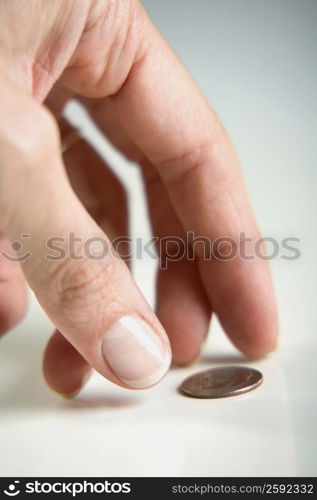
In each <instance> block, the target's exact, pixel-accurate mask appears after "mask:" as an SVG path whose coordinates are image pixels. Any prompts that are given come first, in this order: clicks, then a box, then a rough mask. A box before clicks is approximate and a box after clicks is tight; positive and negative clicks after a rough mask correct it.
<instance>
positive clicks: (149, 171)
mask: <svg viewBox="0 0 317 500" xmlns="http://www.w3.org/2000/svg"><path fill="white" fill-rule="evenodd" d="M143 173H144V178H145V183H146V191H147V196H148V202H149V209H150V214H151V221H152V226H153V233H154V236H156V237H158V238H159V243H158V254H159V259H160V266H159V271H158V276H157V309H156V312H157V315H158V317H159V319H160V321H161V322H162V324H163V326H164V328H165V330H166V332H167V334H168V336H169V339H170V342H171V347H172V353H173V361H174V362H175V363H177V364H182V365H185V364H189V363H192V362H193V361H195V360H197V359H198V358H199V356H200V352H201V347H202V343H203V341H204V339H205V338H206V335H207V332H208V327H209V323H210V317H211V306H210V303H209V301H208V298H207V295H206V292H205V290H204V288H203V285H202V283H201V280H200V275H199V269H198V263H197V259H195V257H194V255H190V254H189V250H190V249H188V248H186V246H185V245H186V243H185V241H186V240H185V235H184V230H183V228H182V226H181V224H180V222H179V219H178V217H177V216H176V213H175V211H174V209H173V207H172V206H171V203H170V201H169V199H168V197H167V194H166V191H165V188H164V186H163V184H162V181H161V179H160V178H159V176H158V174H157V173H156V172H155V170H154V169H153V167H152V165H150V164H146V163H145V162H144V163H143ZM173 247H174V248H173Z"/></svg>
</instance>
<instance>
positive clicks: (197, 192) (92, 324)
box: [0, 0, 277, 394]
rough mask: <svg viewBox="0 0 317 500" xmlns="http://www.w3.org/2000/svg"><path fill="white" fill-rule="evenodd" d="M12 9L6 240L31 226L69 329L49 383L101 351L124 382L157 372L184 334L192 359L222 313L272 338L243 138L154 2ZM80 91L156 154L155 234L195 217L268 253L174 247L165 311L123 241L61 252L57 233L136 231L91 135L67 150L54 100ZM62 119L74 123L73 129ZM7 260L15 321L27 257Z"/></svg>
mask: <svg viewBox="0 0 317 500" xmlns="http://www.w3.org/2000/svg"><path fill="white" fill-rule="evenodd" d="M23 9H25V12H23ZM0 15H1V19H2V20H3V22H2V28H1V32H0V38H1V43H0V46H1V49H0V61H1V62H0V87H1V96H0V100H1V111H2V117H1V121H0V144H1V149H0V162H1V169H0V175H1V182H0V190H1V191H0V225H1V228H2V230H3V236H2V248H3V249H5V248H6V249H7V248H8V246H9V243H8V240H11V241H15V242H19V241H20V242H21V244H22V243H24V241H23V238H22V235H23V234H26V233H27V234H30V235H31V237H30V239H29V241H28V242H27V244H28V249H29V250H30V252H31V253H32V256H31V257H30V258H28V259H26V260H25V261H23V262H21V267H22V269H23V274H24V276H25V277H26V279H27V281H28V283H29V284H30V286H31V287H32V289H33V290H34V292H35V294H36V296H37V298H38V300H39V302H40V304H41V305H42V307H43V308H44V310H45V311H46V313H47V314H48V316H49V317H50V318H51V320H52V321H53V323H54V324H55V326H56V328H57V330H58V331H56V332H55V334H54V335H53V337H52V338H51V340H50V342H49V344H48V347H47V349H46V353H45V357H44V373H45V377H46V379H47V381H48V382H49V385H50V386H51V387H52V388H53V389H54V390H56V391H58V392H61V393H64V394H71V393H73V392H75V391H77V390H78V389H80V388H81V386H82V384H83V382H84V378H85V376H86V374H87V373H88V371H89V369H90V366H93V367H94V368H95V369H96V370H98V371H99V372H100V373H101V374H102V375H104V376H105V377H106V378H108V379H109V380H111V381H113V382H115V383H117V384H119V385H123V386H125V387H132V388H142V387H147V386H149V385H152V384H153V383H155V382H157V381H158V380H159V379H160V378H161V377H162V376H163V375H164V374H165V372H166V371H167V369H168V366H169V363H170V348H169V342H170V344H171V346H172V351H173V359H174V360H175V361H176V362H177V363H182V364H186V363H189V362H191V361H193V360H194V359H195V358H197V356H198V355H199V352H200V348H201V345H202V342H203V339H204V338H205V335H206V332H207V329H208V325H209V321H210V316H211V313H212V312H214V313H216V314H217V315H218V317H219V319H220V321H221V323H222V325H223V327H224V329H225V331H226V332H227V334H228V335H229V337H230V338H231V340H232V341H233V342H234V344H235V345H236V346H237V347H238V348H239V349H240V350H242V351H243V352H245V353H246V354H248V355H251V356H261V355H264V354H265V353H267V352H269V351H270V350H272V349H273V348H274V346H275V343H276V336H277V319H276V309H275V303H274V298H273V293H272V285H271V280H270V276H269V270H268V266H267V262H266V261H265V260H263V259H261V258H258V257H257V256H255V255H254V242H255V241H256V240H257V239H258V238H259V237H260V235H259V231H258V229H257V226H256V223H255V220H254V217H253V215H252V212H251V209H250V206H249V202H248V200H247V196H246V193H245V188H244V186H243V181H242V178H241V172H240V170H239V166H238V162H237V158H236V155H235V152H234V150H233V147H232V145H231V143H230V141H229V139H228V137H227V135H226V133H225V131H224V129H223V127H222V126H221V124H220V122H219V120H218V119H217V117H216V115H215V113H214V112H213V111H212V110H211V108H210V107H209V105H208V103H207V102H206V100H205V99H204V98H203V96H202V95H201V93H200V92H199V90H198V89H197V87H196V86H195V84H194V83H193V81H192V79H191V78H190V76H189V75H188V74H187V72H186V70H185V69H184V68H183V66H182V65H181V64H180V62H179V61H178V60H177V58H176V57H175V56H174V54H173V53H172V52H171V50H170V48H169V47H168V46H167V44H166V42H165V41H164V40H163V39H162V37H161V36H160V35H159V33H158V32H157V31H156V29H155V28H154V27H153V25H152V23H151V22H150V20H149V19H148V17H147V15H146V14H145V12H144V10H143V8H142V7H141V5H140V4H139V3H137V2H136V1H135V0H133V1H124V0H113V1H110V2H109V1H107V2H105V1H102V0H95V1H92V0H89V1H83V2H75V1H68V2H66V1H65V0H57V1H56V2H54V3H51V2H50V3H49V4H48V3H47V2H42V1H40V0H36V1H34V2H32V4H29V3H26V2H25V3H22V2H20V1H18V0H13V1H12V2H10V3H9V2H3V3H2V4H0ZM24 17H25V18H26V19H27V20H28V22H27V23H24V26H23V29H21V27H19V31H17V29H16V26H17V24H18V23H17V20H18V19H21V18H24ZM54 84H55V88H54V89H53V91H52V92H51V94H50V95H49V96H48V94H49V93H50V91H51V89H52V87H53V85H54ZM66 89H67V90H66ZM70 95H71V96H74V95H75V96H81V97H80V99H81V102H82V103H83V104H84V105H85V106H86V108H87V110H88V111H89V113H90V115H91V116H92V118H93V119H94V120H95V122H96V123H97V125H98V126H99V127H100V129H101V130H103V132H104V133H105V134H106V135H107V136H108V137H109V138H110V140H112V142H113V143H114V144H115V145H116V146H117V147H118V148H119V149H121V150H122V151H123V153H125V154H126V155H127V156H128V157H129V158H131V159H133V160H137V161H138V162H139V164H140V165H141V168H142V172H143V176H144V179H145V185H146V190H147V194H148V200H149V208H150V213H151V220H152V224H153V232H154V234H155V235H156V236H159V237H160V238H164V237H166V236H171V235H173V236H176V237H179V238H182V239H183V240H186V233H187V232H189V231H193V232H194V233H195V236H196V237H205V238H207V239H208V240H209V241H214V240H216V239H217V238H219V237H226V238H232V239H233V240H234V241H236V242H237V244H238V245H239V241H240V233H245V234H246V235H247V236H248V238H251V239H252V241H251V242H249V243H248V245H247V254H248V256H252V257H254V258H252V259H242V258H240V257H236V258H234V259H232V260H224V259H219V258H212V259H205V258H204V254H203V249H202V247H201V246H200V245H197V246H196V245H195V259H194V260H192V259H188V258H182V259H178V260H175V261H174V260H173V261H172V262H170V263H169V266H168V268H167V269H166V270H160V271H159V274H158V298H157V302H158V303H157V316H158V318H159V320H160V321H159V320H158V318H157V316H156V315H155V314H154V313H153V311H152V310H151V309H150V307H149V306H148V304H147V303H146V301H145V299H144V297H143V296H142V295H141V293H140V291H139V290H138V288H137V286H136V284H135V282H134V281H133V279H132V277H131V275H130V272H129V270H128V269H127V267H126V265H125V264H124V262H123V261H122V260H120V259H119V258H118V257H117V256H115V255H114V253H113V252H110V253H109V254H108V255H107V257H106V258H105V259H103V260H93V259H89V258H84V259H82V260H80V261H76V260H74V259H72V258H71V257H70V256H68V257H67V258H65V259H63V260H58V261H52V260H48V259H47V258H46V255H47V247H46V242H47V240H48V239H49V238H51V237H59V238H63V239H64V241H65V242H67V241H68V238H67V237H68V235H69V233H71V232H73V233H75V234H76V235H79V236H80V237H81V242H80V243H78V245H77V248H76V251H77V252H79V253H80V251H82V250H83V242H85V241H87V240H88V239H89V238H96V237H97V238H102V239H103V240H104V241H106V242H108V244H109V243H110V242H109V239H108V237H109V238H110V240H111V239H113V238H114V237H116V236H121V235H125V234H126V233H127V228H126V226H127V222H126V205H125V199H124V193H123V191H122V188H121V186H120V185H119V184H118V181H117V180H116V179H115V178H114V177H113V175H112V174H111V173H110V172H109V171H108V170H107V169H105V168H104V165H103V164H102V161H101V159H100V158H99V157H98V155H97V154H96V153H95V152H94V151H93V150H92V149H91V147H90V146H89V145H88V143H87V142H85V141H84V140H81V141H80V142H77V143H76V144H74V145H73V146H72V147H71V148H70V149H68V151H67V152H66V153H65V155H64V162H65V166H66V170H65V166H64V164H63V160H62V158H61V154H60V150H61V139H60V134H59V132H58V129H57V126H56V124H57V121H56V118H54V115H55V116H57V117H58V115H59V114H60V112H61V109H62V107H63V105H64V104H65V102H66V101H67V99H68V98H69V96H70ZM45 99H47V103H46V104H47V105H48V106H49V107H50V108H51V109H52V111H53V114H52V112H50V111H48V108H47V107H46V106H44V105H43V104H42V103H43V101H44V100H45ZM59 123H60V124H61V125H62V130H61V135H62V136H63V135H65V134H67V133H68V130H69V129H68V126H67V125H66V124H65V123H63V122H62V121H61V120H59ZM66 171H67V174H68V175H66ZM69 181H70V182H69ZM118 206H119V210H118ZM84 207H85V208H84ZM106 233H107V236H106ZM63 244H64V245H65V250H67V243H63ZM226 250H228V248H224V252H225V251H226ZM22 254H23V250H21V251H20V255H22ZM0 274H1V290H0V293H1V318H2V325H1V326H2V331H3V332H4V331H5V330H7V329H8V328H9V327H10V326H12V325H13V324H14V323H15V322H16V321H18V319H19V317H20V316H21V314H22V313H23V310H24V308H25V305H24V293H25V291H24V278H23V275H22V272H21V270H20V267H19V266H18V265H17V264H15V263H12V262H10V261H8V260H7V259H5V258H4V257H2V259H1V268H0ZM138 319H139V320H138ZM138 321H139V324H138ZM162 325H163V327H164V329H163V327H162ZM164 330H165V331H166V332H167V334H168V338H169V340H168V338H167V336H166V334H165V331H164Z"/></svg>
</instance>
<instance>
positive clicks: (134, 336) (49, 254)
mask: <svg viewBox="0 0 317 500" xmlns="http://www.w3.org/2000/svg"><path fill="white" fill-rule="evenodd" d="M2 84H3V85H2V86H3V88H2V92H1V93H0V96H1V97H0V99H1V101H2V102H0V105H1V109H2V120H1V123H0V176H1V179H0V181H1V182H0V225H1V226H2V227H3V228H4V230H5V232H6V233H7V235H8V236H9V238H10V239H11V241H13V240H14V242H15V247H16V248H17V247H19V248H20V250H19V256H20V258H19V260H20V262H21V264H22V267H23V271H24V273H25V276H26V278H27V280H28V283H29V284H30V286H31V288H32V289H33V290H34V292H35V295H36V296H37V298H38V300H39V302H40V304H41V305H42V307H43V308H44V310H45V311H46V313H47V314H48V316H49V317H50V319H51V320H52V321H53V323H54V324H55V326H56V327H57V328H58V330H59V331H60V332H62V334H63V335H64V336H65V337H66V339H67V340H68V341H69V342H70V343H71V344H72V345H73V346H74V347H75V348H76V349H77V350H78V351H79V353H80V354H81V355H82V356H83V357H84V358H85V359H86V360H87V361H88V363H89V364H91V365H92V366H93V367H94V368H95V369H96V370H98V371H99V372H100V373H101V374H102V375H104V376H105V377H106V378H108V379H109V380H111V381H113V382H115V383H117V384H119V385H123V386H126V387H130V388H138V389H139V388H145V387H149V386H151V385H153V384H155V383H156V382H158V381H159V380H160V379H161V378H162V377H163V376H164V374H165V373H166V371H167V370H168V368H169V365H170V360H171V353H170V346H169V342H168V339H167V336H166V334H165V332H164V330H163V328H162V326H161V325H160V323H159V321H158V319H157V318H156V316H155V315H154V313H153V311H152V310H151V309H150V307H149V305H148V304H147V303H146V301H145V299H144V297H143V296H142V294H141V292H140V290H139V289H138V288H137V286H136V284H135V282H134V281H133V279H132V276H131V274H130V272H129V270H128V269H127V267H126V265H125V263H124V262H123V261H122V260H121V259H120V258H119V257H118V255H117V254H116V253H115V252H114V250H113V249H112V248H111V243H110V241H109V239H108V238H107V236H106V235H105V234H104V233H103V231H101V229H100V228H99V226H97V224H96V223H95V222H94V220H93V219H92V218H91V217H90V216H89V214H88V213H87V212H86V211H85V209H84V207H83V206H82V205H81V203H80V201H79V200H78V198H77V197H76V195H75V193H74V192H73V190H72V189H71V186H70V184H69V182H68V179H67V176H66V174H65V170H64V166H63V164H62V159H61V154H60V141H59V135H58V131H57V127H56V124H55V120H54V119H53V117H52V116H51V114H50V113H49V112H48V111H47V110H46V109H45V108H43V107H41V106H39V105H38V104H37V103H36V102H35V101H34V99H33V98H32V97H30V96H28V95H26V94H24V93H23V92H22V91H20V89H14V88H13V87H12V85H8V84H4V83H3V82H2ZM3 96H5V99H4V98H3ZM16 110H19V120H18V121H17V119H16V117H17V112H16ZM26 236H28V237H26ZM25 242H26V243H25Z"/></svg>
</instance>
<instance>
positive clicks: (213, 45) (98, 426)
mask: <svg viewBox="0 0 317 500" xmlns="http://www.w3.org/2000/svg"><path fill="white" fill-rule="evenodd" d="M144 4H145V6H146V7H147V8H148V10H149V12H150V14H151V15H152V17H153V19H154V21H155V22H156V23H157V24H158V25H159V27H160V29H161V31H162V32H163V33H164V34H165V36H166V37H167V38H168V39H169V41H170V42H171V44H172V45H173V47H174V48H175V49H176V51H177V53H178V54H179V55H180V56H181V57H182V59H183V60H184V62H185V64H186V65H187V67H188V68H189V69H190V71H191V72H192V74H193V75H194V76H195V78H196V80H197V81H198V83H199V85H200V86H201V87H202V88H203V90H204V92H205V94H206V95H207V97H208V99H209V100H210V102H212V103H213V105H214V107H215V108H216V110H217V112H218V113H219V114H220V116H221V117H222V119H223V121H224V123H225V125H226V126H227V128H228V129H229V131H230V134H231V136H232V138H233V140H234V142H235V144H236V147H237V149H238V152H239V155H240V158H241V163H242V168H243V170H244V173H245V177H246V181H247V184H248V187H249V192H250V196H251V198H252V201H253V205H254V208H255V211H256V214H257V217H258V220H259V221H260V225H261V227H262V230H263V233H264V234H265V235H266V236H271V237H275V238H277V239H278V240H280V239H282V238H284V237H286V236H294V237H298V238H300V240H301V241H300V245H299V247H300V250H301V258H300V259H299V260H297V261H286V260H283V259H280V258H277V259H276V260H275V261H274V262H273V264H272V269H273V275H274V281H275V287H276V293H277V298H278V305H279V311H280V320H281V338H280V348H279V350H278V352H277V353H276V354H274V355H273V356H271V357H270V358H267V359H265V360H262V361H260V362H257V363H249V362H247V364H248V365H251V366H252V365H254V366H256V367H257V368H259V369H260V370H261V371H262V372H263V374H264V384H263V386H262V387H260V388H259V389H258V390H256V391H255V392H253V393H250V394H249V395H245V396H240V397H237V398H230V399H226V400H215V401H212V400H192V399H189V398H185V397H183V396H181V395H180V394H179V393H178V392H177V386H178V385H179V384H180V382H181V381H182V379H183V378H184V377H185V376H187V375H189V374H190V373H192V372H195V371H196V370H199V369H201V368H207V367H211V366H216V365H219V364H224V363H232V362H234V363H237V362H241V358H240V357H239V354H238V353H237V352H236V351H235V350H234V349H233V348H232V347H231V345H230V344H229V342H228V341H227V340H226V338H225V337H224V335H223V333H222V332H221V331H220V329H219V327H218V326H216V325H213V330H214V331H213V335H212V338H211V339H210V341H209V343H208V345H207V346H206V351H205V353H204V357H203V359H202V361H201V362H200V363H199V364H197V365H195V366H192V367H190V368H187V369H175V370H172V371H171V372H170V374H169V375H168V376H167V377H166V378H165V379H164V381H163V382H162V383H161V384H160V385H159V386H156V387H155V388H153V389H151V390H148V391H143V392H134V391H133V392H130V391H128V390H124V389H121V388H119V387H116V386H114V385H113V384H111V383H110V382H107V381H105V380H103V379H101V377H99V376H97V375H96V376H94V377H93V378H92V379H91V381H90V382H89V384H88V386H87V387H86V389H85V390H84V391H83V392H82V393H81V394H80V396H78V397H77V398H76V400H73V401H64V400H62V399H60V398H59V397H58V396H56V395H55V394H53V393H51V392H50V391H49V390H48V389H47V388H46V386H45V383H44V382H43V379H42V376H41V355H42V352H43V349H44V346H45V343H46V340H47V337H48V335H49V333H50V331H51V325H50V324H49V322H48V320H47V319H46V318H45V316H44V315H43V313H42V312H41V311H40V309H39V308H38V306H37V305H36V304H35V303H34V302H33V301H32V303H31V310H30V313H29V315H28V317H27V318H26V320H25V321H24V322H23V324H21V325H20V326H19V327H18V328H16V329H15V331H14V332H11V333H10V334H9V335H7V336H6V337H5V338H3V339H1V341H0V406H1V413H0V474H1V475H2V476H4V475H11V476H16V475H17V476H18V475H25V476H26V475H33V476H41V475H64V476H67V475H74V476H81V475H102V476H111V475H114V476H115V475H121V476H123V475H157V476H161V475H185V476H186V475H206V476H217V475H220V476H231V475H233V476H234V475H236V476H239V475H250V476H252V475H257V476H263V475H272V476H278V475H286V476H291V475H316V463H317V453H316V434H317V432H316V425H317V424H316V422H317V411H316V380H317V368H316V366H317V364H316V351H317V349H316V347H317V345H316V344H317V339H316V331H315V330H316V326H315V323H316V321H315V310H316V257H315V254H316V243H317V241H316V227H317V226H316V222H317V221H316V214H317V206H316V205H317V203H316V176H317V174H316V147H315V142H316V139H315V134H316V126H317V123H316V121H317V120H316V116H317V112H316V111H317V110H316V103H317V100H316V85H315V83H316V81H317V79H316V76H317V75H316V69H317V66H316V61H315V46H316V35H315V25H316V12H317V8H316V7H317V6H316V2H314V1H307V0H304V1H301V2H299V1H296V0H294V1H292V0H288V1H281V0H269V1H266V2H259V1H254V0H250V1H249V0H232V1H228V0H221V1H220V0H217V1H212V0H196V1H195V2H192V1H189V0H177V1H176V0H173V1H172V2H171V1H169V0H161V1H160V2H155V1H154V0H151V1H150V0H147V1H144ZM70 112H71V113H72V114H73V116H74V117H75V118H78V112H77V111H76V110H74V109H73V110H70ZM89 130H90V129H88V132H89ZM94 138H95V140H97V142H98V140H99V139H98V137H97V136H96V135H94ZM99 144H100V141H99ZM112 159H113V163H115V164H116V165H117V166H118V168H119V170H120V172H121V175H122V172H123V168H124V165H123V164H122V160H121V159H118V158H116V155H112ZM129 183H130V188H131V192H134V195H133V198H132V200H133V204H132V211H133V214H134V215H137V218H135V219H134V224H133V231H134V234H138V235H139V236H140V235H144V236H146V234H147V229H144V227H147V226H146V225H145V224H144V219H143V218H142V217H141V211H142V210H143V204H142V200H140V196H139V195H140V188H139V186H138V173H137V170H136V168H135V167H131V166H130V170H129ZM153 265H154V263H153V262H150V261H144V262H137V263H136V265H135V275H136V278H137V281H138V283H139V284H140V286H141V287H142V289H143V291H144V293H145V294H146V296H147V297H148V299H149V301H150V302H152V301H153V290H152V283H151V280H149V278H148V277H149V273H150V272H151V271H152V270H153ZM244 362H245V361H244Z"/></svg>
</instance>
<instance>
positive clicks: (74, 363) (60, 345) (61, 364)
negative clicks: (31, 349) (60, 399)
mask: <svg viewBox="0 0 317 500" xmlns="http://www.w3.org/2000/svg"><path fill="white" fill-rule="evenodd" d="M43 373H44V377H45V380H46V382H47V384H48V385H49V387H50V388H51V389H52V390H53V391H55V392H57V393H59V394H62V395H64V396H67V397H73V396H75V395H76V394H77V393H78V391H80V389H82V387H84V385H85V384H86V382H87V380H88V378H89V376H90V373H91V367H90V365H89V363H87V361H86V360H85V358H83V357H82V356H81V355H80V354H79V352H78V351H77V349H75V347H73V345H72V344H71V343H70V342H69V341H68V340H67V339H66V338H65V337H64V335H62V334H61V333H60V332H59V331H58V330H55V332H54V333H53V335H52V336H51V338H50V340H49V342H48V344H47V346H46V350H45V353H44V359H43Z"/></svg>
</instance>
